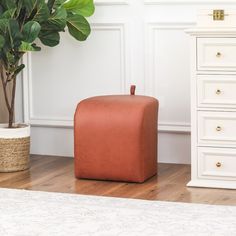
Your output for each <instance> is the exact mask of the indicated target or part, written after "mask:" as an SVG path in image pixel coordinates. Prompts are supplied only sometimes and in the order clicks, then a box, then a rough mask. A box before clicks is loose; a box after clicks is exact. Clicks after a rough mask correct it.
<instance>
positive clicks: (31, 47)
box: [19, 41, 41, 52]
mask: <svg viewBox="0 0 236 236" xmlns="http://www.w3.org/2000/svg"><path fill="white" fill-rule="evenodd" d="M40 50H41V48H40V47H38V46H36V44H34V43H33V44H31V43H27V42H24V41H23V42H22V43H21V45H20V47H19V52H30V51H31V52H33V51H40Z"/></svg>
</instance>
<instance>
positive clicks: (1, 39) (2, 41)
mask: <svg viewBox="0 0 236 236" xmlns="http://www.w3.org/2000/svg"><path fill="white" fill-rule="evenodd" d="M4 44H5V38H4V37H3V36H2V35H0V50H2V48H3V47H4Z"/></svg>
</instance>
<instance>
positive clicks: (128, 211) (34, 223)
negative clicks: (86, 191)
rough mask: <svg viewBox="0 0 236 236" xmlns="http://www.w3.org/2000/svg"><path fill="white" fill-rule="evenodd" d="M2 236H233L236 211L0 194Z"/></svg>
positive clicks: (16, 192)
mask: <svg viewBox="0 0 236 236" xmlns="http://www.w3.org/2000/svg"><path fill="white" fill-rule="evenodd" d="M0 235H1V236H15V235H16V236H41V235H48V236H54V235H57V236H62V235H63V236H149V235H150V236H165V235H168V236H169V235H171V236H172V235H173V236H182V235H183V236H184V235H191V236H192V235H200V236H234V235H236V207H233V206H232V207H231V206H213V205H202V204H188V203H186V204H185V203H171V202H159V201H144V200H132V199H129V200H128V199H119V198H107V197H93V196H83V195H75V194H61V193H47V192H37V191H25V190H12V189H0Z"/></svg>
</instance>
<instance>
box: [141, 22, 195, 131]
mask: <svg viewBox="0 0 236 236" xmlns="http://www.w3.org/2000/svg"><path fill="white" fill-rule="evenodd" d="M193 25H195V23H194V22H146V27H145V28H146V32H145V35H146V39H145V48H146V56H145V93H146V94H151V95H152V96H155V97H156V96H157V94H155V90H154V88H155V87H156V83H157V81H156V78H155V65H154V61H155V57H156V55H155V54H154V53H153V51H154V48H155V44H154V33H155V30H171V29H173V30H176V29H178V30H185V29H187V28H191V27H193ZM190 127H191V126H190V123H179V122H167V121H160V123H159V131H161V132H173V133H179V132H180V133H189V132H190V131H191V128H190Z"/></svg>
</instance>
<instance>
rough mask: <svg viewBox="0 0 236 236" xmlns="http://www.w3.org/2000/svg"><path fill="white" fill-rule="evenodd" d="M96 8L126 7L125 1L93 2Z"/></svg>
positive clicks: (99, 0) (98, 0) (103, 0)
mask: <svg viewBox="0 0 236 236" xmlns="http://www.w3.org/2000/svg"><path fill="white" fill-rule="evenodd" d="M94 2H95V5H96V6H113V5H128V4H129V3H128V1H127V0H95V1H94Z"/></svg>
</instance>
